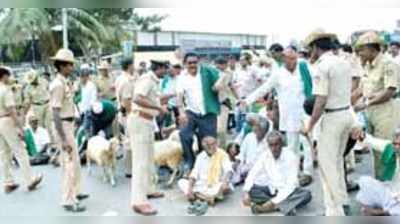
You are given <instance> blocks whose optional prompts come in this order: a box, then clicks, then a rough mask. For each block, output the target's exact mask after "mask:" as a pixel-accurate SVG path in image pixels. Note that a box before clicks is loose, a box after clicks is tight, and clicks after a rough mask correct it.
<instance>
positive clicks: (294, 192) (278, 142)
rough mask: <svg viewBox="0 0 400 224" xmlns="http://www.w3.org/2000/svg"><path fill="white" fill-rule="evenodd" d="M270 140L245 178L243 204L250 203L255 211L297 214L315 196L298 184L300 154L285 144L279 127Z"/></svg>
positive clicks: (247, 204) (269, 136) (269, 137)
mask: <svg viewBox="0 0 400 224" xmlns="http://www.w3.org/2000/svg"><path fill="white" fill-rule="evenodd" d="M267 143H268V145H267V146H265V148H266V151H265V152H264V153H263V154H262V155H261V156H259V159H258V161H257V162H256V164H255V165H254V167H253V168H252V169H251V171H250V173H249V175H248V177H247V179H246V182H245V185H244V187H243V190H244V192H245V193H244V197H243V204H244V205H245V206H251V210H252V212H253V213H254V214H259V213H269V212H275V211H280V212H282V213H283V214H284V215H296V208H299V207H302V206H304V205H306V204H308V203H309V202H310V201H311V198H312V197H311V192H310V191H309V190H305V189H302V188H300V187H299V181H298V178H297V176H298V173H299V161H298V158H297V157H296V155H295V154H294V152H293V151H291V150H288V149H287V148H283V136H282V134H281V133H279V132H278V131H273V132H271V133H269V134H268V136H267ZM256 183H257V184H256ZM260 183H262V184H260Z"/></svg>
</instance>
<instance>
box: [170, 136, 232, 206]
mask: <svg viewBox="0 0 400 224" xmlns="http://www.w3.org/2000/svg"><path fill="white" fill-rule="evenodd" d="M202 146H203V148H204V151H203V152H201V153H200V154H199V155H198V156H197V159H196V162H195V165H194V168H193V170H192V172H191V173H190V176H189V179H181V180H179V182H178V186H179V188H180V189H181V190H182V191H183V193H184V194H185V195H186V197H187V198H188V200H189V201H191V202H194V201H196V200H199V201H204V202H207V203H208V204H209V205H214V204H215V201H216V200H222V199H223V198H224V195H226V194H228V193H229V192H231V190H232V189H233V187H232V185H231V178H232V174H233V172H232V163H231V162H230V160H229V156H228V154H227V153H226V152H225V151H224V150H223V149H219V148H218V144H217V139H215V138H214V137H211V136H208V137H205V138H203V140H202Z"/></svg>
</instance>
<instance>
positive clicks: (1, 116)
mask: <svg viewBox="0 0 400 224" xmlns="http://www.w3.org/2000/svg"><path fill="white" fill-rule="evenodd" d="M9 116H10V114H3V115H0V118H3V117H9Z"/></svg>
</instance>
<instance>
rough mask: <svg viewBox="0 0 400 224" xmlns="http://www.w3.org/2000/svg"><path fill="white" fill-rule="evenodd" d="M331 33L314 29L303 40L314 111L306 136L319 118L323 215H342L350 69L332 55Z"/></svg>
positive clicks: (345, 197)
mask: <svg viewBox="0 0 400 224" xmlns="http://www.w3.org/2000/svg"><path fill="white" fill-rule="evenodd" d="M334 38H335V35H334V34H330V33H326V32H325V31H323V30H316V31H314V32H313V33H311V34H310V35H309V36H308V37H307V39H306V40H305V43H306V45H307V46H308V47H309V48H310V49H311V61H314V62H315V77H314V80H313V82H314V88H313V91H314V95H315V96H316V101H315V106H314V110H313V113H312V116H311V119H310V121H309V123H308V124H307V125H306V127H305V133H306V134H309V133H310V132H311V130H312V129H313V128H314V126H315V124H316V123H317V122H318V120H319V119H320V118H321V124H320V125H321V133H320V136H319V139H318V162H319V163H318V164H319V168H320V173H321V182H322V187H323V195H324V203H325V208H326V215H328V216H342V215H345V211H344V210H345V209H346V211H347V210H348V206H347V200H348V195H347V192H346V184H345V179H344V168H343V155H344V152H345V147H346V144H347V140H348V136H349V134H350V129H351V127H352V125H353V118H352V115H351V112H350V110H349V109H350V97H351V67H350V64H349V63H348V62H346V61H345V60H343V59H341V58H339V57H338V56H335V55H334V54H333V52H332V49H333V39H334Z"/></svg>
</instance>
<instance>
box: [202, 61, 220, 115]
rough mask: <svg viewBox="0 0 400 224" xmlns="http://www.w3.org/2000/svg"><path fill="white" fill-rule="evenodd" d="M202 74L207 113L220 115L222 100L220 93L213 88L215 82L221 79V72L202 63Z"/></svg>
mask: <svg viewBox="0 0 400 224" xmlns="http://www.w3.org/2000/svg"><path fill="white" fill-rule="evenodd" d="M200 75H201V85H202V89H203V98H204V107H205V111H206V114H215V115H219V112H220V102H219V99H218V93H217V92H215V91H214V90H213V87H214V84H215V83H216V82H217V80H218V79H219V72H218V70H216V69H214V68H211V67H209V66H205V65H201V66H200Z"/></svg>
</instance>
